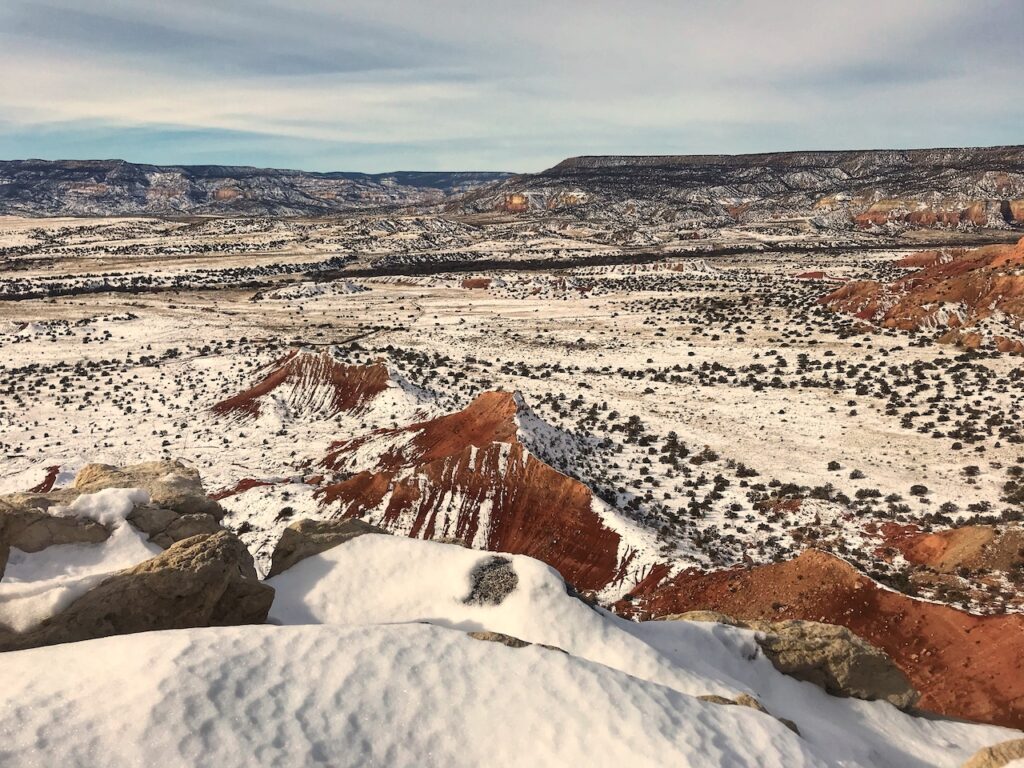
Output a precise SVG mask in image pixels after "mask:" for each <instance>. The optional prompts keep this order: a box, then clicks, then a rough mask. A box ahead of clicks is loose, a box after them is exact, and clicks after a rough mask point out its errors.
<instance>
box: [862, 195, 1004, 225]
mask: <svg viewBox="0 0 1024 768" xmlns="http://www.w3.org/2000/svg"><path fill="white" fill-rule="evenodd" d="M1015 202H1016V201H1000V200H974V201H970V202H967V203H965V204H964V203H961V204H960V205H959V206H955V207H951V208H933V207H931V206H930V205H926V204H922V203H920V202H916V201H913V200H880V201H878V202H874V203H871V204H870V205H869V206H868V207H867V208H865V209H864V210H862V211H860V212H859V213H856V214H854V216H853V222H854V224H856V225H857V226H858V227H864V228H868V227H880V226H883V225H885V224H900V225H906V226H910V227H921V228H931V227H942V228H950V227H960V228H963V227H987V226H988V225H989V222H990V221H992V220H999V219H1000V218H1001V219H1003V220H1006V221H1009V222H1011V223H1012V222H1013V221H1015V219H1014V218H1013V213H1012V210H1013V209H1012V206H1013V204H1014V203H1015ZM1008 214H1009V215H1008Z"/></svg>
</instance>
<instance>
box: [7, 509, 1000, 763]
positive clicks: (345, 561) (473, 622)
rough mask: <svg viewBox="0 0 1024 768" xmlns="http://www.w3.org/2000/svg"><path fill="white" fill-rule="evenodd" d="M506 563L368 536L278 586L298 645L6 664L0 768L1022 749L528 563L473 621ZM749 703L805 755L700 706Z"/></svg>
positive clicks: (680, 758) (258, 637) (284, 618)
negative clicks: (833, 688)
mask: <svg viewBox="0 0 1024 768" xmlns="http://www.w3.org/2000/svg"><path fill="white" fill-rule="evenodd" d="M127 528H128V526H125V525H122V526H121V527H120V528H119V529H117V530H124V529H127ZM115 534H116V531H115ZM111 538H112V539H113V538H114V537H113V536H112V537H111ZM493 556H494V555H492V554H489V553H481V552H477V551H473V550H468V549H464V548H462V547H457V546H453V545H446V544H439V543H435V542H427V541H419V540H410V539H404V538H400V537H393V536H386V535H373V534H370V535H365V536H361V537H359V538H357V539H354V540H352V541H349V542H347V543H346V544H344V545H342V546H339V547H336V548H334V549H331V550H328V551H327V552H324V553H322V554H320V555H317V556H314V557H311V558H308V559H306V560H304V561H302V562H300V563H299V564H297V565H296V566H294V567H293V568H291V569H290V570H288V571H286V572H284V573H283V574H281V575H279V576H277V577H275V578H274V579H271V580H270V581H269V583H270V584H272V585H273V586H274V587H275V589H276V590H277V594H276V597H275V601H274V605H273V608H272V612H271V614H272V621H273V622H275V623H278V624H280V625H281V626H273V625H264V626H245V627H223V628H205V629H189V630H177V631H163V632H151V633H141V634H134V635H126V636H118V637H110V638H104V639H100V640H92V641H86V642H80V643H74V644H67V645H58V646H53V647H49V648H40V649H32V650H26V651H17V652H9V653H5V654H0V679H2V680H4V685H3V686H2V687H0V764H2V765H4V766H12V768H21V767H22V766H24V767H26V768H27V767H28V766H50V765H60V766H66V767H68V768H75V767H76V766H81V767H82V768H85V767H89V768H91V767H92V766H96V765H105V766H129V765H132V766H134V765H138V766H142V765H161V766H170V767H172V768H174V767H176V766H191V765H218V766H224V767H225V768H233V767H234V766H250V765H274V766H284V767H290V766H311V765H331V766H370V765H380V766H396V767H401V766H410V767H411V766H416V767H417V768H419V767H420V766H424V767H429V766H445V767H446V768H447V767H448V766H452V767H458V766H479V765H499V766H542V765H543V766H546V765H551V766H556V765H557V766H562V765H588V766H594V767H595V768H601V767H602V766H623V765H629V766H658V767H659V768H660V767H661V766H664V765H666V764H668V765H686V766H692V767H701V766H708V767H710V766H736V767H737V768H738V767H739V766H753V765H757V766H778V768H783V767H785V768H802V767H804V766H808V767H809V766H843V767H844V768H850V767H853V766H863V767H864V768H869V767H871V768H876V767H877V768H885V767H886V766H891V767H892V768H897V767H899V768H918V767H920V768H924V766H955V765H959V764H960V763H961V762H963V760H964V759H965V758H966V757H967V756H969V755H970V754H971V753H973V752H974V751H975V750H977V749H978V748H980V747H982V746H986V745H989V744H993V743H996V742H999V741H1003V740H1006V739H1008V738H1013V737H1014V736H1017V735H1019V734H1017V733H1016V732H1013V731H1009V730H1007V729H1001V728H995V727H990V726H976V725H970V724H967V723H961V722H948V721H942V720H937V719H936V720H932V719H923V718H912V717H910V716H908V715H905V714H903V713H901V712H898V711H897V710H896V709H894V708H893V707H892V706H890V705H889V704H886V703H880V702H874V703H869V702H862V701H855V700H849V699H839V698H835V697H831V696H828V695H827V694H825V693H824V692H823V691H821V690H820V689H818V688H816V687H815V686H813V685H810V684H808V683H800V682H797V681H795V680H792V679H790V678H787V677H784V676H782V675H780V674H779V673H777V672H776V671H775V670H774V668H773V667H772V666H771V664H770V663H769V662H768V661H767V660H766V659H765V658H764V657H763V656H761V655H760V654H759V653H758V650H757V645H756V643H755V640H754V634H753V633H752V632H749V631H746V630H741V629H737V628H732V627H726V626H722V625H715V624H702V623H694V622H650V623H646V624H633V623H630V622H627V621H624V620H622V619H618V618H616V617H614V616H612V615H610V614H608V613H606V612H604V611H600V610H594V609H592V608H590V607H589V606H587V605H586V604H584V603H583V602H581V601H579V600H577V599H576V598H573V597H570V596H569V595H568V593H567V592H566V588H565V584H564V582H563V581H562V580H561V578H560V577H559V576H558V575H557V573H555V572H554V571H553V570H552V569H551V568H549V567H548V566H546V565H544V564H543V563H541V562H539V561H536V560H533V559H531V558H527V557H522V556H511V557H510V560H511V563H512V567H513V568H514V570H515V572H516V575H517V576H518V584H517V586H516V588H515V589H514V591H513V592H512V593H511V594H509V595H508V596H507V597H506V598H505V599H504V600H503V601H502V602H501V603H500V604H499V605H497V606H492V605H466V604H465V603H464V602H463V600H464V599H465V598H466V597H467V596H468V594H469V593H470V591H471V573H472V571H473V570H474V568H475V567H476V566H477V565H478V564H480V563H481V562H482V561H485V560H487V559H489V558H491V557H493ZM106 562H109V561H106ZM20 567H22V566H19V568H20ZM73 568H74V566H73ZM82 569H83V570H88V568H87V567H86V566H84V565H83V566H82ZM40 572H41V573H43V575H45V574H46V572H45V571H37V573H40ZM22 573H24V571H22ZM480 629H487V630H492V631H498V632H504V633H506V634H510V635H513V636H516V637H519V638H522V639H524V640H527V641H531V642H533V643H545V644H548V645H552V646H556V649H552V648H544V647H541V646H540V645H532V646H529V647H526V648H521V649H513V648H508V647H506V646H504V645H502V644H500V643H493V642H484V641H480V640H476V639H473V638H470V637H469V636H468V635H467V634H466V632H467V631H470V630H480ZM557 648H560V649H563V650H564V651H566V652H565V653H563V652H562V651H561V650H557ZM739 692H749V693H752V694H753V695H755V696H756V697H757V698H758V699H759V700H760V701H761V702H762V703H763V704H764V705H765V706H766V707H767V708H768V711H769V712H771V713H772V714H774V715H776V716H781V717H788V718H791V719H793V720H795V721H796V723H797V725H798V726H799V728H800V734H801V735H797V734H796V733H793V732H792V731H790V730H789V729H788V728H787V727H786V726H785V725H783V724H782V723H781V722H779V721H778V720H777V719H776V718H775V717H772V716H771V715H766V714H763V713H760V712H758V711H755V710H754V709H751V708H748V707H742V706H722V705H717V704H712V703H709V702H704V701H701V700H700V699H698V698H696V696H698V695H701V694H718V695H724V696H735V695H736V694H737V693H739Z"/></svg>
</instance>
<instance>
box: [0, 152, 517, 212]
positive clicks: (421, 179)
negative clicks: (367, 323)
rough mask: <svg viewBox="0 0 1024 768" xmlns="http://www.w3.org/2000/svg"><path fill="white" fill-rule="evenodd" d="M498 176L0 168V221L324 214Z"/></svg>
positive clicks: (419, 197)
mask: <svg viewBox="0 0 1024 768" xmlns="http://www.w3.org/2000/svg"><path fill="white" fill-rule="evenodd" d="M507 175H508V174H503V173H472V172H467V173H459V172H452V173H447V172H397V173H383V174H363V173H343V172H339V173H308V172H304V171H289V170H275V169H267V168H248V167H242V166H223V165H192V166H160V165H139V164H136V163H128V162H125V161H123V160H67V161H63V160H58V161H48V160H13V161H7V162H3V161H0V214H19V215H25V216H117V215H131V214H214V215H216V214H224V215H281V216H301V215H324V214H331V213H339V212H344V211H351V210H360V209H373V208H393V207H400V206H406V205H425V204H436V203H440V202H443V201H444V200H445V199H447V198H448V197H449V196H450V195H453V194H461V193H465V192H468V191H470V190H472V189H474V188H476V187H477V186H479V185H481V184H486V183H491V182H494V181H496V180H500V179H502V178H504V177H506V176H507Z"/></svg>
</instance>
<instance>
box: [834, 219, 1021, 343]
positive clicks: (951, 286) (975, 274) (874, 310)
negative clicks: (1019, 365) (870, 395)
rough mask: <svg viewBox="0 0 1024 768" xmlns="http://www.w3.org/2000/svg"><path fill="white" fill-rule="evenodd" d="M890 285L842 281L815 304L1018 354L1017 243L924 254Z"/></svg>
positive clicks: (915, 257) (913, 259) (944, 338)
mask: <svg viewBox="0 0 1024 768" xmlns="http://www.w3.org/2000/svg"><path fill="white" fill-rule="evenodd" d="M899 264H900V265H901V266H906V267H919V269H918V270H917V271H915V272H911V273H910V274H908V275H905V276H904V277H901V278H899V279H898V280H895V281H893V282H892V283H889V284H884V283H880V282H878V281H875V280H862V281H854V282H850V283H847V284H846V285H844V286H842V287H841V288H839V289H837V290H835V291H833V292H832V293H829V294H827V295H825V296H823V297H821V299H820V302H821V303H822V304H825V305H826V306H828V307H830V308H831V309H834V310H836V311H838V312H846V313H849V314H852V315H855V316H856V317H858V318H860V319H862V320H869V321H871V322H874V323H877V324H879V325H881V326H883V327H886V328H899V329H901V330H907V331H910V330H921V329H925V330H927V329H932V330H935V331H943V330H944V331H945V333H943V335H942V336H941V338H940V340H941V341H944V342H947V343H958V344H961V345H962V346H965V347H970V348H976V347H981V346H992V347H995V348H996V349H998V350H999V351H1002V352H1012V353H1024V239H1022V240H1020V241H1019V242H1018V243H1017V244H1016V245H993V246H986V247H984V248H975V249H972V250H967V251H964V250H948V251H931V252H926V253H919V254H913V255H912V256H909V257H907V258H905V259H904V260H903V261H901V262H899Z"/></svg>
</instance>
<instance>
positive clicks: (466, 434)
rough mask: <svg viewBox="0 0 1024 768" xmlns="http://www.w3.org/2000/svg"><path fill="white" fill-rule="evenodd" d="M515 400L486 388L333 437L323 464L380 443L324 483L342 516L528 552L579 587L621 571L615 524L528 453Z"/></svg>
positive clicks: (581, 489) (620, 575)
mask: <svg viewBox="0 0 1024 768" xmlns="http://www.w3.org/2000/svg"><path fill="white" fill-rule="evenodd" d="M520 405H521V404H520V403H519V402H518V401H517V398H516V397H515V396H513V395H512V394H509V393H506V392H486V393H484V394H482V395H480V396H479V397H477V398H476V399H475V400H474V401H473V402H472V403H471V404H470V405H469V406H468V407H467V408H466V409H465V410H462V411H459V412H457V413H452V414H449V415H447V416H443V417H441V418H438V419H434V420H431V421H426V422H422V423H419V424H413V425H411V426H409V427H407V428H405V429H396V430H382V431H379V432H376V433H373V434H371V435H369V436H366V437H363V438H360V439H357V440H350V441H345V442H342V443H338V444H336V445H335V446H333V447H332V449H331V452H330V453H329V454H328V456H327V459H326V462H325V463H326V465H327V466H329V467H331V468H334V469H340V468H342V467H346V466H348V462H349V461H350V459H351V458H352V457H353V456H354V455H357V453H356V452H358V451H361V450H366V449H367V448H372V447H373V444H374V443H376V444H379V445H381V446H385V447H384V448H382V449H381V450H379V451H378V453H377V456H378V459H377V462H376V465H375V466H374V467H372V468H369V469H367V470H365V471H362V472H359V473H358V474H356V475H354V476H352V477H350V478H349V479H347V480H345V481H343V482H340V483H337V484H334V485H330V486H327V487H325V488H323V489H322V490H321V499H322V501H323V503H325V504H330V505H337V506H338V508H339V511H338V516H339V517H356V516H364V517H365V519H366V520H367V521H368V522H370V523H372V524H374V525H377V526H380V527H382V528H385V529H387V530H390V531H394V532H396V533H403V534H406V535H409V536H413V537H417V538H424V539H447V540H457V541H459V542H461V543H462V544H464V545H466V546H470V545H472V546H475V547H477V548H481V549H489V550H496V551H501V552H512V553H516V554H525V555H530V556H531V557H535V558H538V559H540V560H543V561H544V562H546V563H548V564H549V565H552V566H553V567H554V568H556V569H557V570H558V571H559V572H560V573H561V574H562V575H563V576H564V577H565V578H566V579H567V580H568V581H569V582H570V583H572V584H574V585H575V586H576V587H578V588H579V589H585V590H601V589H603V588H605V587H607V586H609V585H610V584H614V583H619V582H621V581H622V580H623V579H624V578H625V568H626V566H627V565H628V563H629V560H630V556H629V554H628V553H626V554H625V555H624V556H622V557H621V558H620V537H619V534H618V533H616V532H615V531H613V530H612V529H611V528H609V527H608V526H607V525H606V524H605V521H604V520H603V519H602V517H601V515H600V514H599V513H598V512H597V511H595V508H594V507H595V505H594V499H593V495H592V493H591V491H590V489H589V488H587V487H586V486H585V485H583V484H582V483H580V482H578V481H577V480H574V479H572V478H570V477H567V476H566V475H563V474H561V473H560V472H557V471H556V470H554V469H553V468H552V467H550V466H548V465H547V464H545V463H544V462H543V461H541V460H540V459H538V458H537V457H536V456H533V455H532V454H531V453H530V452H529V451H528V450H527V449H526V447H525V446H524V445H523V444H522V442H521V441H520V436H519V425H518V423H517V416H518V415H519V413H520Z"/></svg>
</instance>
